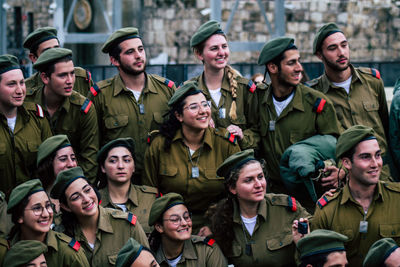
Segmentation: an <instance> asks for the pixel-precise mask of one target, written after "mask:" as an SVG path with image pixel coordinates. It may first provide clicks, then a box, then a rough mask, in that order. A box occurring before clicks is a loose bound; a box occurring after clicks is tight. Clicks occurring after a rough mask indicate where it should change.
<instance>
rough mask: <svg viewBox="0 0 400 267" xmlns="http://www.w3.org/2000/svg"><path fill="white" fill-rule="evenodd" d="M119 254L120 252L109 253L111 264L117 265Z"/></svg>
mask: <svg viewBox="0 0 400 267" xmlns="http://www.w3.org/2000/svg"><path fill="white" fill-rule="evenodd" d="M117 256H118V254H114V255H109V256H108V263H110V264H111V265H115V263H116V262H117Z"/></svg>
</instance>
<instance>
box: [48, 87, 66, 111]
mask: <svg viewBox="0 0 400 267" xmlns="http://www.w3.org/2000/svg"><path fill="white" fill-rule="evenodd" d="M43 93H44V102H45V105H46V109H47V111H48V112H49V113H50V116H52V115H53V114H54V112H56V111H57V109H59V108H60V107H61V105H62V103H63V102H64V100H65V97H63V96H59V95H56V94H54V93H53V91H51V89H50V88H48V87H47V86H45V87H44V90H43Z"/></svg>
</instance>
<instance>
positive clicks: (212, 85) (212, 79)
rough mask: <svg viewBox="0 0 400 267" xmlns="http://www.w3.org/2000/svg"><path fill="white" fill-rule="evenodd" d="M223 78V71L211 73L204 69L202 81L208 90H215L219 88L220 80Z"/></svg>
mask: <svg viewBox="0 0 400 267" xmlns="http://www.w3.org/2000/svg"><path fill="white" fill-rule="evenodd" d="M223 78H224V69H220V70H218V71H212V70H209V69H206V68H204V79H205V81H204V82H205V83H206V85H207V88H208V90H215V89H218V88H221V86H222V79H223Z"/></svg>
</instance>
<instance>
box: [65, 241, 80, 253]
mask: <svg viewBox="0 0 400 267" xmlns="http://www.w3.org/2000/svg"><path fill="white" fill-rule="evenodd" d="M68 246H70V247H71V248H73V249H74V250H75V251H78V250H79V248H80V247H81V244H80V243H79V242H78V241H76V240H75V239H74V238H72V239H71V242H69V243H68Z"/></svg>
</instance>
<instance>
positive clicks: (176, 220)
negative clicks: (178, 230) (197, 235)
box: [163, 211, 192, 225]
mask: <svg viewBox="0 0 400 267" xmlns="http://www.w3.org/2000/svg"><path fill="white" fill-rule="evenodd" d="M182 218H183V219H184V220H185V221H186V222H190V221H192V213H190V212H188V211H186V212H185V213H184V214H183V215H182V216H179V215H177V214H173V215H171V216H169V219H164V220H163V221H170V222H172V224H174V225H180V224H181V222H182Z"/></svg>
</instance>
